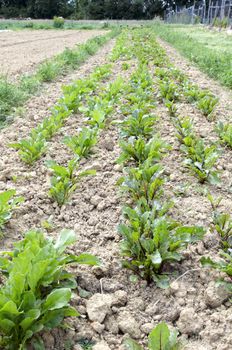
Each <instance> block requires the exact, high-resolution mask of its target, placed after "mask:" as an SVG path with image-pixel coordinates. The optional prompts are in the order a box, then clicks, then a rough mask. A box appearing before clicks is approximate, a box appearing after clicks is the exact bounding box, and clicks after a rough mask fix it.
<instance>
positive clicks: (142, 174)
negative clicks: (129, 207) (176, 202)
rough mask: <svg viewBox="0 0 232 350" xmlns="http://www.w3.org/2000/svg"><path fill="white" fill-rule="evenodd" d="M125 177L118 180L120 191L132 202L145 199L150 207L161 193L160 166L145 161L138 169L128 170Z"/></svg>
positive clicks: (162, 180) (161, 173)
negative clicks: (128, 196)
mask: <svg viewBox="0 0 232 350" xmlns="http://www.w3.org/2000/svg"><path fill="white" fill-rule="evenodd" d="M126 170H127V175H126V176H124V177H122V178H121V179H120V181H119V182H120V184H121V190H122V191H123V192H127V193H128V194H129V195H130V198H131V199H132V200H133V202H137V201H138V200H139V199H140V198H145V200H146V201H147V203H148V204H149V205H150V206H151V207H152V205H153V201H154V200H155V199H157V198H160V196H161V195H162V193H163V190H162V185H163V183H164V179H163V178H162V175H163V169H162V166H161V165H160V164H152V161H151V160H149V159H148V160H146V161H145V162H144V163H142V164H141V165H140V166H139V167H138V168H128V169H126Z"/></svg>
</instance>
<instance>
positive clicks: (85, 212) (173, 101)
mask: <svg viewBox="0 0 232 350" xmlns="http://www.w3.org/2000/svg"><path fill="white" fill-rule="evenodd" d="M109 38H110V36H109ZM112 40H113V41H112ZM107 45H109V46H108V53H107V55H105V57H104V58H102V57H101V58H100V59H99V58H98V62H97V63H96V62H95V64H93V65H92V66H91V69H90V70H89V69H87V70H86V71H84V66H83V74H81V77H80V78H79V79H77V80H74V81H73V82H71V83H70V82H69V83H67V84H66V85H65V86H63V91H62V96H61V97H60V98H59V99H58V100H57V102H56V103H55V104H54V106H52V108H50V111H49V114H48V115H46V117H45V118H44V115H43V114H44V113H42V115H41V116H40V117H39V118H36V119H34V120H31V121H30V120H29V121H28V122H26V121H25V124H24V122H22V120H19V121H18V120H16V121H15V122H14V124H12V125H11V126H8V128H7V129H3V130H2V133H1V135H0V139H1V145H0V149H1V154H2V156H1V163H0V169H1V175H0V232H1V237H2V246H3V249H2V251H1V253H0V269H1V284H2V286H1V291H0V348H2V349H9V350H13V349H14V350H15V349H35V350H37V349H58V350H61V349H74V350H81V349H93V350H100V349H101V350H110V349H118V350H123V349H124V350H126V349H129V350H133V349H135V350H143V349H150V350H175V349H176V350H177V349H186V350H193V349H196V348H198V349H201V350H203V349H205V350H210V349H215V350H229V349H231V347H232V337H231V329H230V324H231V321H232V319H231V300H230V296H231V291H232V284H231V277H232V270H231V269H232V256H231V251H232V250H231V248H232V217H231V215H230V213H231V164H230V161H231V147H232V124H231V123H230V120H229V115H228V116H223V117H222V118H221V117H220V115H219V114H218V109H217V108H218V105H219V104H220V99H219V98H218V96H216V95H215V94H214V93H213V92H211V91H210V90H208V89H205V88H202V87H200V86H199V85H198V84H196V83H195V82H194V81H191V79H190V78H189V77H188V76H187V74H185V73H184V72H183V71H182V70H180V69H178V68H177V67H175V66H174V65H173V64H172V63H171V60H170V58H169V57H168V55H167V53H166V51H165V49H164V48H163V47H162V46H161V45H160V44H159V43H158V41H157V37H156V34H155V31H153V30H152V29H151V28H149V29H148V28H136V29H135V28H132V29H124V30H122V31H121V33H120V34H119V35H118V36H117V38H116V39H111V42H110V44H107ZM112 47H113V48H112ZM92 60H93V62H94V56H93V57H92ZM94 66H95V67H94ZM81 69H82V68H80V70H81ZM17 123H19V124H17ZM17 126H20V128H19V130H17ZM5 130H8V132H5Z"/></svg>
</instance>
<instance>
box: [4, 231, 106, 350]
mask: <svg viewBox="0 0 232 350" xmlns="http://www.w3.org/2000/svg"><path fill="white" fill-rule="evenodd" d="M75 241H76V234H75V232H73V231H70V230H63V231H61V233H60V235H59V237H58V239H57V241H56V242H54V241H53V240H52V239H48V238H46V237H45V235H44V234H43V233H42V232H40V231H36V230H32V231H29V232H27V233H26V234H25V238H24V239H23V240H21V241H20V242H18V243H16V244H15V248H14V250H13V251H10V252H1V256H0V270H1V272H2V274H3V275H4V279H3V281H4V282H3V286H2V288H1V291H0V347H1V348H3V349H6V350H16V349H17V350H26V349H28V345H29V343H30V344H31V346H32V348H33V349H34V350H36V349H44V346H43V341H42V338H41V334H42V332H44V331H47V332H50V331H51V330H52V329H53V328H55V327H60V326H62V325H63V320H64V318H65V317H68V316H78V315H79V314H78V312H77V311H76V309H75V308H73V307H71V305H70V301H71V298H72V289H74V288H76V287H77V284H76V279H75V278H74V276H73V275H72V274H71V273H70V272H68V271H67V266H68V265H70V264H74V263H75V264H87V265H99V263H100V262H99V260H98V259H97V258H96V257H95V256H92V255H90V254H86V253H83V254H80V255H72V254H68V253H65V250H66V248H67V247H68V246H69V245H71V244H73V243H74V242H75Z"/></svg>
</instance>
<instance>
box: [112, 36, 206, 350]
mask: <svg viewBox="0 0 232 350" xmlns="http://www.w3.org/2000/svg"><path fill="white" fill-rule="evenodd" d="M132 36H133V37H134V38H136V40H135V45H134V47H133V49H134V51H135V52H136V53H137V57H138V60H139V67H138V69H137V70H136V71H135V72H134V74H132V76H131V79H130V81H129V84H128V87H127V93H125V94H124V104H123V106H122V107H121V112H122V115H123V119H122V120H119V121H118V122H117V124H118V125H119V130H120V143H119V144H120V148H121V154H120V156H119V158H118V163H119V164H122V166H123V176H122V177H121V178H120V179H119V181H118V184H119V186H120V189H121V192H122V195H123V198H124V200H125V202H126V204H125V206H124V207H123V209H122V219H121V223H120V225H119V228H118V230H119V234H120V235H121V237H122V241H121V246H120V251H121V255H122V263H123V266H124V267H126V268H128V269H130V270H132V271H133V275H132V277H133V276H134V277H135V276H137V275H138V276H140V277H141V278H143V279H146V280H147V281H148V282H149V283H151V282H155V284H156V285H157V286H158V287H160V288H166V287H168V286H169V282H170V276H171V275H172V273H173V272H174V266H175V265H176V263H179V262H180V261H181V260H182V258H183V257H182V254H181V252H182V250H184V249H185V248H186V246H187V245H188V244H189V243H193V242H195V241H197V240H199V239H202V237H203V235H204V229H203V228H202V227H198V226H194V227H190V226H184V225H182V224H181V223H179V222H177V221H175V220H174V219H173V218H172V217H171V216H170V215H169V209H170V208H172V206H173V203H172V202H170V201H166V199H165V194H164V189H163V185H164V183H165V181H166V178H165V175H164V174H165V169H164V168H163V166H162V159H163V157H165V154H166V153H167V152H169V151H171V147H170V146H169V145H168V144H166V143H165V142H164V141H163V140H162V139H161V138H160V136H159V135H158V134H157V133H155V129H156V124H157V122H158V118H157V116H155V115H154V114H153V110H154V107H155V104H156V102H155V100H154V96H155V91H154V87H153V81H152V75H151V74H150V70H151V66H153V65H155V66H157V65H159V62H160V61H161V60H162V52H160V49H159V46H158V44H157V43H156V40H155V37H154V36H153V35H150V34H149V33H148V32H147V30H143V31H141V30H140V31H133V33H132ZM134 277H133V278H134ZM161 342H162V344H163V345H164V347H163V348H167V349H170V350H174V349H178V348H179V345H180V344H179V341H178V339H177V332H176V331H174V332H172V331H169V329H168V327H167V325H166V324H165V323H161V324H159V325H158V326H157V327H156V328H155V329H154V330H153V331H152V332H151V333H150V335H149V338H148V348H149V349H151V350H154V349H158V348H160V343H161ZM125 345H126V346H127V348H128V349H136V350H142V346H140V345H139V344H137V343H136V342H135V341H134V340H132V339H126V340H125Z"/></svg>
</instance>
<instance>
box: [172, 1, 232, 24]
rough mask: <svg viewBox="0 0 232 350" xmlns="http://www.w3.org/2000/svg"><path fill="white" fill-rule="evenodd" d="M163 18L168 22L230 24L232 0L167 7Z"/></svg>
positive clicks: (231, 21) (231, 22)
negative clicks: (174, 7)
mask: <svg viewBox="0 0 232 350" xmlns="http://www.w3.org/2000/svg"><path fill="white" fill-rule="evenodd" d="M165 20H166V22H168V23H185V24H197V23H203V24H215V25H218V26H224V27H226V26H229V25H232V0H209V1H208V3H206V1H205V0H203V1H202V2H200V3H199V2H198V3H197V4H196V3H195V4H194V5H193V6H190V7H184V8H176V9H175V10H173V9H167V10H166V13H165Z"/></svg>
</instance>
